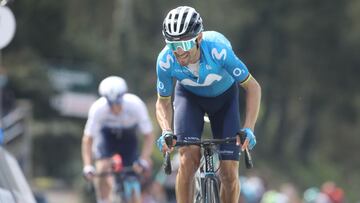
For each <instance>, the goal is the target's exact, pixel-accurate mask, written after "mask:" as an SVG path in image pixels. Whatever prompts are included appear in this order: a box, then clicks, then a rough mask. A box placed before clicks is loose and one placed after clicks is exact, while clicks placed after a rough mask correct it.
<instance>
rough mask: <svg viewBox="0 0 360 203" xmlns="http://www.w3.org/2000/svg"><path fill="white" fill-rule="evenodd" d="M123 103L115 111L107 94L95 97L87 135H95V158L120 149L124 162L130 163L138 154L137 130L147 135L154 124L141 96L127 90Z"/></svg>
mask: <svg viewBox="0 0 360 203" xmlns="http://www.w3.org/2000/svg"><path fill="white" fill-rule="evenodd" d="M121 107H122V110H121V112H120V113H119V114H113V113H112V112H111V109H110V105H109V103H108V102H107V100H106V99H105V98H104V97H101V98H99V99H98V100H97V101H95V102H94V103H93V105H92V106H91V107H90V110H89V115H88V120H87V122H86V125H85V129H84V135H85V136H92V137H93V140H94V145H93V149H92V150H93V153H94V155H95V159H102V158H110V157H111V156H112V155H113V154H115V153H119V154H120V155H121V156H122V159H123V163H124V166H131V165H132V164H133V162H134V161H136V160H137V158H138V139H137V134H139V133H140V134H142V135H148V134H149V133H151V132H152V130H153V127H152V124H151V120H150V118H149V115H148V111H147V108H146V105H145V103H144V102H143V101H142V100H141V99H140V98H139V97H138V96H136V95H134V94H130V93H126V94H125V95H124V96H123V101H122V104H121ZM138 132H139V133H138Z"/></svg>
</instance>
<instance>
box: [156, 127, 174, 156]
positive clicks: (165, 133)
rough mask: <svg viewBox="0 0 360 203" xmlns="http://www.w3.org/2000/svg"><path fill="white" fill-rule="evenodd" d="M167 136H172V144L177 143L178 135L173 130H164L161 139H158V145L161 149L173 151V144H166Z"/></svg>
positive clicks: (162, 150)
mask: <svg viewBox="0 0 360 203" xmlns="http://www.w3.org/2000/svg"><path fill="white" fill-rule="evenodd" d="M166 137H172V138H173V141H172V146H175V144H176V136H175V135H174V134H173V133H172V132H171V131H163V132H162V134H161V136H160V137H159V139H157V141H156V146H157V148H158V149H159V151H161V152H163V153H165V152H167V151H170V152H171V151H172V150H173V147H172V146H171V147H170V148H169V146H168V145H167V144H166V142H165V138H166Z"/></svg>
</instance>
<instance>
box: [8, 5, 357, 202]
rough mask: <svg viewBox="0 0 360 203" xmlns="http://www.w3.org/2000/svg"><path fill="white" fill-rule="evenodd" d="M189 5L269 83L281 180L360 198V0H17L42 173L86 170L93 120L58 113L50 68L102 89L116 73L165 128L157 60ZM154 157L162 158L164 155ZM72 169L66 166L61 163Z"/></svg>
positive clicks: (16, 69) (267, 105) (259, 163)
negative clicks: (175, 13)
mask: <svg viewBox="0 0 360 203" xmlns="http://www.w3.org/2000/svg"><path fill="white" fill-rule="evenodd" d="M178 5H190V6H193V7H195V8H196V9H197V10H198V11H199V12H200V13H201V15H202V18H203V21H204V26H205V29H206V30H217V31H220V32H222V33H223V34H224V35H225V36H227V37H228V38H229V39H230V41H231V42H232V46H233V48H234V50H235V52H236V53H237V55H238V56H239V57H240V58H241V59H242V60H243V61H244V62H245V63H246V64H247V66H248V68H249V70H250V71H251V72H252V74H253V75H254V76H255V77H256V78H257V80H258V81H259V82H260V84H261V85H262V90H263V98H262V108H261V113H260V117H259V121H258V124H257V127H256V135H257V137H258V145H257V146H256V150H255V151H254V157H255V162H256V168H257V169H258V170H259V173H260V174H263V176H264V177H265V178H266V179H267V180H268V182H269V183H270V185H272V186H274V187H277V186H278V184H280V183H281V182H286V181H290V182H294V183H296V184H297V185H299V188H300V189H304V188H306V187H309V186H313V185H315V186H320V184H321V183H322V182H323V181H325V180H334V181H336V182H337V183H338V184H339V185H340V186H341V187H343V188H345V191H346V196H347V197H348V199H349V200H350V202H353V201H355V198H356V194H357V193H356V192H358V191H359V189H360V188H359V185H360V177H359V173H358V169H359V168H360V159H359V158H358V157H357V154H359V143H360V137H359V136H358V135H359V134H360V125H359V123H360V122H359V115H360V94H359V89H360V84H359V80H358V78H359V75H360V69H359V65H360V59H359V57H358V55H359V54H358V53H360V38H359V36H360V26H359V25H360V3H359V1H356V0H343V1H326V0H302V1H299V0H273V1H260V0H251V1H250V0H223V1H215V0H207V1H201V0H198V1H182V2H181V3H180V2H178V1H165V0H152V1H142V0H109V1H95V0H77V1H70V0H64V1H55V0H36V1H35V0H27V1H16V2H14V3H13V4H12V5H10V8H11V9H12V10H13V12H14V13H15V16H16V19H17V31H16V36H15V39H14V40H13V41H12V43H11V44H10V45H9V46H8V47H6V48H5V49H4V50H2V55H3V57H2V60H3V65H4V66H5V67H6V68H7V71H8V74H9V77H10V84H11V87H12V88H13V90H14V91H15V93H16V96H17V97H18V98H28V99H31V101H32V102H33V106H34V115H33V116H34V119H33V120H34V121H33V126H32V129H33V136H34V147H35V151H34V152H35V153H34V156H35V158H34V161H35V163H36V164H35V171H36V172H35V174H36V175H45V176H55V177H61V178H65V179H67V180H68V182H70V183H71V182H72V181H71V180H74V179H72V177H77V176H78V175H79V173H80V171H81V163H79V162H80V155H79V153H80V151H79V148H80V147H79V146H80V139H81V136H82V127H83V125H84V123H85V120H81V119H72V118H63V117H61V116H60V115H58V113H57V112H56V111H55V110H53V109H51V107H50V105H49V98H50V97H51V96H53V95H55V94H56V93H57V92H56V90H55V89H54V88H53V87H52V84H51V82H50V81H49V78H48V75H47V74H48V67H49V66H48V65H49V64H54V63H58V64H71V68H72V69H77V70H81V71H87V72H90V73H91V74H92V75H94V76H95V80H94V84H93V86H94V87H96V86H97V83H98V82H99V81H100V80H101V79H102V78H103V77H105V76H107V75H110V74H117V75H120V76H123V77H125V78H126V79H127V81H128V83H129V86H130V89H131V92H134V93H136V94H138V95H139V96H141V97H142V98H143V99H144V100H145V101H146V102H147V104H148V107H149V110H150V112H151V115H152V116H153V119H154V125H155V126H156V127H157V125H156V121H155V117H154V101H155V100H156V90H155V84H156V83H155V81H156V73H155V62H156V57H157V54H158V53H159V51H160V50H161V49H162V48H163V46H164V42H163V38H162V35H161V28H162V20H163V17H164V16H165V14H166V13H167V11H169V10H170V9H171V8H173V7H176V6H178ZM84 64H85V65H84ZM87 64H91V65H87ZM92 92H93V93H96V88H93V90H92ZM68 126H72V127H70V128H69V127H68ZM65 129H66V130H65ZM156 131H157V132H159V129H158V128H156ZM74 143H75V144H74ZM53 145H55V146H58V147H59V148H58V149H59V150H60V149H61V150H60V151H54V148H53V147H50V146H53ZM60 146H61V147H60ZM46 147H48V148H46ZM49 157H53V158H54V157H60V158H59V159H60V160H61V161H59V159H55V160H54V159H51V158H49ZM154 158H155V160H156V161H157V162H156V163H160V160H161V156H160V154H159V153H157V152H156V153H155V154H154ZM74 163H75V164H74ZM60 165H61V167H62V168H64V170H54V168H57V167H60ZM59 171H61V172H59ZM242 173H244V172H242ZM75 180H76V179H75ZM357 198H359V197H357Z"/></svg>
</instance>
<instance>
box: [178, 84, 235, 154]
mask: <svg viewBox="0 0 360 203" xmlns="http://www.w3.org/2000/svg"><path fill="white" fill-rule="evenodd" d="M174 108H175V111H174V133H175V134H176V135H177V136H178V139H179V140H181V141H186V140H199V139H200V138H201V135H202V132H203V128H204V115H205V113H207V114H208V116H209V119H210V124H211V131H212V134H213V138H218V139H219V138H226V137H235V136H236V134H237V133H238V132H240V112H239V87H238V85H237V83H234V84H233V85H232V86H231V87H230V88H229V89H228V90H226V91H225V92H224V93H222V94H221V95H219V96H216V97H201V96H197V95H195V94H193V93H191V92H189V91H188V90H186V89H185V88H184V87H183V86H182V85H181V84H179V83H177V84H176V86H175V99H174ZM219 153H220V154H219V155H220V157H219V158H220V160H239V153H240V148H239V146H236V144H222V145H220V148H219Z"/></svg>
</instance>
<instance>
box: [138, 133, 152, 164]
mask: <svg viewBox="0 0 360 203" xmlns="http://www.w3.org/2000/svg"><path fill="white" fill-rule="evenodd" d="M154 142H155V138H154V134H153V133H152V132H151V133H147V134H145V135H144V142H143V147H142V152H141V158H142V159H145V160H146V161H148V162H149V163H150V162H151V158H150V157H151V153H152V150H153V145H152V143H154Z"/></svg>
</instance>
